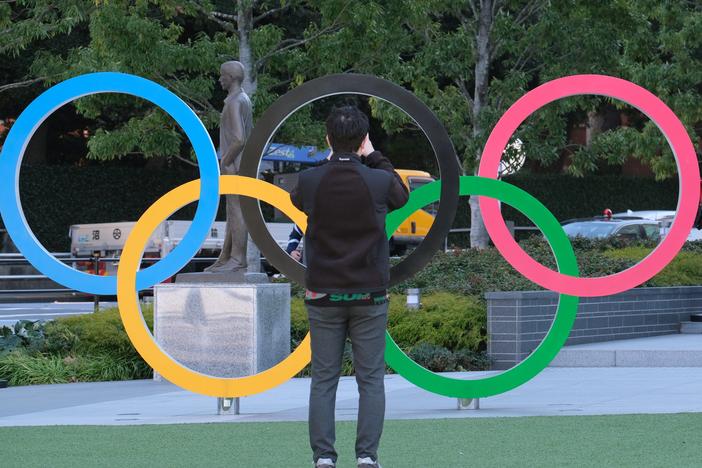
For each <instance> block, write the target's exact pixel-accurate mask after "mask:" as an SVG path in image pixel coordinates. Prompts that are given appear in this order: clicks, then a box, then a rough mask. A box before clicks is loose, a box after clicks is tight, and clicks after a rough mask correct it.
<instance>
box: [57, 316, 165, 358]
mask: <svg viewBox="0 0 702 468" xmlns="http://www.w3.org/2000/svg"><path fill="white" fill-rule="evenodd" d="M141 309H142V315H143V317H144V320H145V321H146V324H147V325H148V327H149V329H151V330H153V305H152V304H147V305H143V306H142V308H141ZM46 336H47V341H49V342H50V343H52V346H53V347H54V348H55V349H61V348H63V349H66V345H65V344H64V343H74V345H73V346H72V347H71V348H70V349H71V350H74V351H76V352H78V353H81V354H98V353H103V352H104V353H115V354H124V355H128V356H129V355H131V356H135V357H138V354H137V353H136V350H135V349H134V346H133V345H132V343H131V341H130V340H129V337H128V336H127V333H126V332H125V331H124V326H123V325H122V320H121V318H120V316H119V309H117V308H116V307H115V308H109V309H105V310H101V311H100V312H98V313H95V314H85V315H75V316H71V317H61V318H58V319H56V320H53V321H51V322H49V323H47V324H46Z"/></svg>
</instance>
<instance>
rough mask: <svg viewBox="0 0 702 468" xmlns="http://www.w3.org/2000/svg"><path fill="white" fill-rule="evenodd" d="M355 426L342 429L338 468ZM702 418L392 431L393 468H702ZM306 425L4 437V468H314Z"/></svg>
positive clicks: (524, 421)
mask: <svg viewBox="0 0 702 468" xmlns="http://www.w3.org/2000/svg"><path fill="white" fill-rule="evenodd" d="M355 427H356V426H355V423H354V422H340V423H337V428H338V430H337V450H338V451H339V452H340V458H339V463H338V466H339V468H345V467H349V468H353V467H355V464H354V459H353V455H354V454H353V442H354V440H353V438H354V434H355ZM701 449H702V414H665V415H625V416H563V417H525V418H470V419H433V420H411V421H386V424H385V430H384V433H383V438H382V442H381V449H380V461H381V463H382V464H383V466H384V468H408V467H426V468H435V467H436V468H444V467H492V466H494V467H509V466H513V467H527V466H535V467H537V466H538V467H565V466H577V467H581V466H597V467H602V466H612V467H628V466H631V467H647V466H656V467H687V466H690V467H692V466H696V467H699V466H702V450H701ZM310 460H311V458H310V450H309V446H308V439H307V425H306V423H298V422H291V423H215V424H179V425H146V426H48V427H47V426H43V427H12V428H0V466H3V467H34V466H41V467H44V466H46V467H49V466H50V467H63V466H66V467H69V466H70V467H85V466H101V467H102V466H105V467H130V468H137V467H150V468H154V467H161V466H168V467H200V466H203V467H225V466H226V467H235V468H238V467H246V468H248V467H252V468H253V467H284V468H295V467H308V468H309V467H311V466H312V463H311V461H310Z"/></svg>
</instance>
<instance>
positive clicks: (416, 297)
mask: <svg viewBox="0 0 702 468" xmlns="http://www.w3.org/2000/svg"><path fill="white" fill-rule="evenodd" d="M421 306H422V303H421V294H420V292H419V288H411V289H408V290H407V308H408V309H415V310H417V309H419V308H420V307H421Z"/></svg>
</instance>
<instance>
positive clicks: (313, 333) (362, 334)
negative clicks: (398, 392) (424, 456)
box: [307, 302, 388, 462]
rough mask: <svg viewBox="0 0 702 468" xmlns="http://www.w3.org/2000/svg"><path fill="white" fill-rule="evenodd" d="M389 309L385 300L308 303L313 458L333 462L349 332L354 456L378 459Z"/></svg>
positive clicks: (382, 417) (383, 409) (383, 410)
mask: <svg viewBox="0 0 702 468" xmlns="http://www.w3.org/2000/svg"><path fill="white" fill-rule="evenodd" d="M387 311H388V303H387V302H386V303H384V304H379V305H363V306H333V307H317V306H313V305H309V304H307V313H308V316H309V321H310V337H311V340H312V343H311V344H312V384H311V388H310V412H309V430H310V445H311V447H312V450H313V452H314V455H313V459H314V461H317V459H319V458H331V459H332V460H334V462H336V458H337V453H336V450H334V442H335V440H336V433H335V430H334V409H335V406H336V388H337V385H338V383H339V376H340V375H341V362H342V356H343V352H344V344H345V342H346V336H347V334H348V336H349V337H350V338H351V345H352V349H353V364H354V368H355V371H356V382H357V383H358V393H359V401H358V425H357V431H356V456H357V457H361V458H363V457H371V458H372V459H373V460H377V459H378V444H379V442H380V435H381V433H382V431H383V421H384V420H385V381H384V377H385V328H386V326H387V317H388V315H387Z"/></svg>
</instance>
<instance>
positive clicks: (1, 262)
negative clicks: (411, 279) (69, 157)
mask: <svg viewBox="0 0 702 468" xmlns="http://www.w3.org/2000/svg"><path fill="white" fill-rule="evenodd" d="M511 229H512V230H513V231H515V232H516V231H538V230H539V228H537V227H533V226H517V227H513V228H511ZM0 231H2V229H0ZM469 232H470V228H457V229H451V230H450V231H449V235H451V234H458V233H469ZM449 235H447V236H446V238H445V240H444V251H448V248H449V243H448V238H449ZM51 255H53V256H54V257H55V258H56V259H57V260H60V261H62V262H64V263H76V262H92V264H93V265H92V267H93V271H95V272H99V271H100V263H101V262H118V261H119V257H100V256H97V255H95V256H90V257H73V256H72V254H71V252H53V253H52V254H51ZM159 260H160V258H158V257H156V258H154V257H144V258H142V262H157V261H159ZM216 260H217V258H216V257H193V258H192V259H191V260H190V262H193V263H198V262H208V263H213V262H214V261H216ZM29 264H30V263H29V261H28V260H27V259H26V258H24V255H22V254H21V253H0V267H2V266H12V265H29ZM34 279H48V277H47V276H45V275H41V274H39V275H0V281H7V280H34ZM145 291H149V292H152V293H153V287H151V288H146V289H143V290H141V291H140V293H143V292H145ZM58 293H61V294H63V293H71V295H73V296H86V297H93V301H94V303H95V309H96V310H97V309H98V308H99V304H100V296H97V295H94V294H90V293H86V292H83V291H77V290H74V289H70V288H54V289H12V290H8V289H0V298H1V297H2V296H3V295H5V296H7V295H24V294H26V295H30V294H58ZM110 297H111V296H110Z"/></svg>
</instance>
